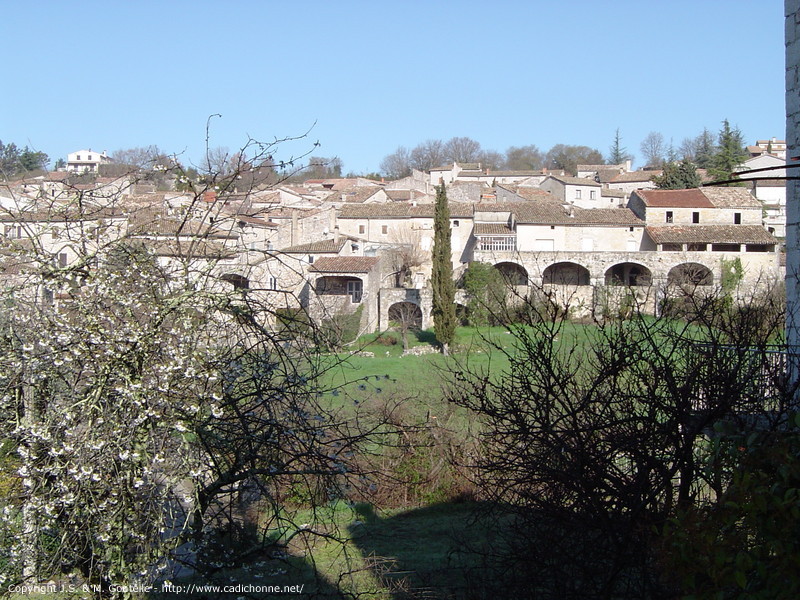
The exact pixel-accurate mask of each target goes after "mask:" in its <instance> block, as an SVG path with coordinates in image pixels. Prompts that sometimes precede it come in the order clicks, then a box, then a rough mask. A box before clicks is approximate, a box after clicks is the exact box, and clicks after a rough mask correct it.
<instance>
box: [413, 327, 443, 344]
mask: <svg viewBox="0 0 800 600" xmlns="http://www.w3.org/2000/svg"><path fill="white" fill-rule="evenodd" d="M414 336H415V337H416V338H417V341H418V342H420V343H421V344H430V345H431V346H438V345H439V342H438V341H436V335H435V334H434V333H433V330H432V329H425V330H422V331H415V332H414Z"/></svg>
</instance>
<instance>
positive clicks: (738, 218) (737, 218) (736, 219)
mask: <svg viewBox="0 0 800 600" xmlns="http://www.w3.org/2000/svg"><path fill="white" fill-rule="evenodd" d="M733 224H734V225H741V224H742V213H733Z"/></svg>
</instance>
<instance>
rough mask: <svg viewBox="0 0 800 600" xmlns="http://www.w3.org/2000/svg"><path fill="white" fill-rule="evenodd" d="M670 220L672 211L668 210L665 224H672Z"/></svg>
mask: <svg viewBox="0 0 800 600" xmlns="http://www.w3.org/2000/svg"><path fill="white" fill-rule="evenodd" d="M672 218H673V217H672V211H671V210H668V211H667V223H672Z"/></svg>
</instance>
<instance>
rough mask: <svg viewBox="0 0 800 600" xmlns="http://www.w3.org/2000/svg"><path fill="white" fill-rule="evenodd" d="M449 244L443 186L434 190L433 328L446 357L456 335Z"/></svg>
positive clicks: (445, 199) (448, 225)
mask: <svg viewBox="0 0 800 600" xmlns="http://www.w3.org/2000/svg"><path fill="white" fill-rule="evenodd" d="M451 257H452V249H451V244H450V209H449V208H448V206H447V192H446V191H445V187H444V183H442V184H441V185H439V186H437V187H436V206H435V208H434V213H433V256H432V260H433V267H432V273H431V286H432V287H433V311H432V312H433V329H434V333H435V335H436V339H437V341H438V342H439V343H440V344H441V345H442V353H443V354H445V355H447V354H448V351H449V346H450V344H451V343H452V341H453V338H454V336H455V332H456V305H455V296H456V288H455V284H454V283H453V261H452V258H451Z"/></svg>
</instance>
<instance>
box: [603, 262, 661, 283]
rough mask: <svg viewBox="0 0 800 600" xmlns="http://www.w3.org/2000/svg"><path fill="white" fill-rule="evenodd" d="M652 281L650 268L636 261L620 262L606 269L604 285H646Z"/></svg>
mask: <svg viewBox="0 0 800 600" xmlns="http://www.w3.org/2000/svg"><path fill="white" fill-rule="evenodd" d="M652 281H653V276H652V274H651V273H650V269H648V268H647V267H645V266H643V265H637V264H636V263H620V264H618V265H614V266H613V267H611V268H610V269H608V271H606V285H626V286H648V285H650V284H651V283H652Z"/></svg>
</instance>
